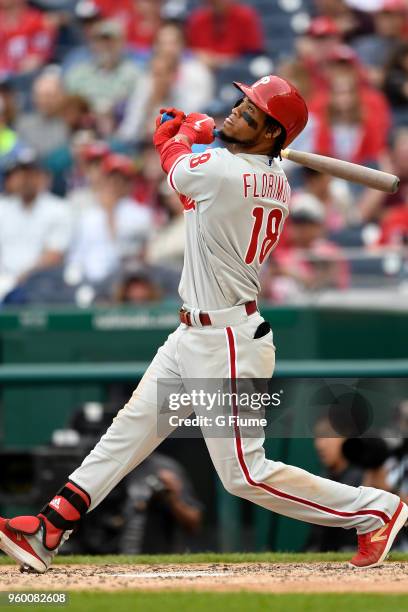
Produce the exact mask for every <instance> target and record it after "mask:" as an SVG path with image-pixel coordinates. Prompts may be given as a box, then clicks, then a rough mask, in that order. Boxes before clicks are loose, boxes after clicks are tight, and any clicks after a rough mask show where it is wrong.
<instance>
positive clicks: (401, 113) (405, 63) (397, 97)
mask: <svg viewBox="0 0 408 612" xmlns="http://www.w3.org/2000/svg"><path fill="white" fill-rule="evenodd" d="M384 91H385V93H386V95H387V98H388V100H389V102H390V104H391V107H392V110H393V112H394V114H395V117H394V119H396V120H397V123H398V124H401V125H403V124H405V125H408V43H402V44H400V45H398V46H397V48H396V49H395V51H394V53H393V54H392V55H391V57H390V61H389V64H388V66H387V68H386V74H385V82H384Z"/></svg>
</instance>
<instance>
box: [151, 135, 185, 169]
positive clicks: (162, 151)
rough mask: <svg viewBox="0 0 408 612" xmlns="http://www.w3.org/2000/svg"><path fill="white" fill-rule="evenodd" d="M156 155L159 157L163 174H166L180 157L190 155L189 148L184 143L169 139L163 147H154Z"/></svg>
mask: <svg viewBox="0 0 408 612" xmlns="http://www.w3.org/2000/svg"><path fill="white" fill-rule="evenodd" d="M156 149H157V152H158V154H159V155H160V163H161V167H162V168H163V170H164V172H165V173H166V174H168V173H169V172H170V170H171V168H172V166H173V165H174V164H175V162H176V161H177V160H178V158H179V157H181V156H182V155H186V154H188V153H191V146H190V145H188V144H187V143H186V142H183V141H177V140H174V138H171V139H170V140H168V141H167V142H166V143H164V144H163V145H160V146H158V147H156Z"/></svg>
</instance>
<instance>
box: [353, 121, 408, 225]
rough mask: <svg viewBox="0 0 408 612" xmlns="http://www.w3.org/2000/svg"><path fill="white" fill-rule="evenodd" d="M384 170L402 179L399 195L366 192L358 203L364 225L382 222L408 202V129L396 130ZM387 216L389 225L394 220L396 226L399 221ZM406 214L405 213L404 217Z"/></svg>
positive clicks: (374, 191)
mask: <svg viewBox="0 0 408 612" xmlns="http://www.w3.org/2000/svg"><path fill="white" fill-rule="evenodd" d="M382 169H383V170H385V171H387V172H391V173H393V174H396V175H397V176H399V178H400V181H401V183H400V188H399V189H398V191H397V193H392V194H386V193H384V192H382V191H378V190H375V189H368V190H366V192H365V194H364V196H363V197H362V198H361V200H360V201H359V202H358V207H359V210H360V215H361V219H362V221H363V222H364V223H368V222H371V221H380V220H381V218H382V216H383V215H384V214H386V213H388V211H389V210H391V209H392V208H394V207H395V208H397V209H399V207H400V206H401V205H405V204H406V202H408V127H400V128H398V129H396V130H395V131H394V132H393V134H392V138H391V151H390V156H389V160H387V159H386V163H385V164H384V166H383V167H382ZM395 214H396V218H395V219H394V218H393V217H390V218H389V217H388V216H387V223H388V222H389V219H392V224H393V225H394V223H395V221H396V219H399V215H398V212H396V213H395ZM404 215H405V213H403V216H404Z"/></svg>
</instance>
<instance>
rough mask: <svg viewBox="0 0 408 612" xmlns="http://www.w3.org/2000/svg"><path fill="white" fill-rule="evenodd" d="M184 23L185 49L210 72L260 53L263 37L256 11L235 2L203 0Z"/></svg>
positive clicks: (231, 0) (230, 0) (229, 0)
mask: <svg viewBox="0 0 408 612" xmlns="http://www.w3.org/2000/svg"><path fill="white" fill-rule="evenodd" d="M206 4H208V6H207V7H202V8H198V9H196V10H195V11H193V12H192V13H191V15H190V18H189V20H188V23H187V30H186V31H187V45H188V47H190V48H191V49H193V50H194V51H195V52H196V53H197V55H198V57H199V58H200V59H201V60H202V61H204V62H205V63H206V64H207V65H208V66H209V67H210V68H214V69H215V68H217V67H218V66H221V65H223V64H228V63H231V62H232V61H234V60H235V59H237V58H239V57H248V56H253V55H255V54H259V53H262V52H263V50H264V36H263V31H262V26H261V20H260V18H259V15H258V13H257V12H256V10H255V9H254V8H253V7H251V6H248V5H246V4H240V3H238V2H235V0H206Z"/></svg>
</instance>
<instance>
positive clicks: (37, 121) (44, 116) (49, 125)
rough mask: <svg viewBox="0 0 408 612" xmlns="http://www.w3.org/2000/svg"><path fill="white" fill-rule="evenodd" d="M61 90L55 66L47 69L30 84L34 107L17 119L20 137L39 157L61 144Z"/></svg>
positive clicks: (63, 129)
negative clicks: (31, 85)
mask: <svg viewBox="0 0 408 612" xmlns="http://www.w3.org/2000/svg"><path fill="white" fill-rule="evenodd" d="M63 101H64V89H63V85H62V79H61V73H60V71H59V69H58V68H55V69H46V70H45V71H44V72H43V73H41V74H40V75H39V76H38V77H37V78H36V79H35V81H34V83H33V107H34V108H33V110H32V111H31V112H27V113H22V114H21V115H20V116H19V118H18V121H17V124H16V130H17V133H18V135H19V138H20V139H21V140H22V141H23V142H24V143H25V144H26V145H27V146H28V147H30V148H31V149H33V150H34V151H35V152H36V153H37V155H39V156H40V157H44V156H46V155H47V154H48V153H50V152H51V151H53V150H54V149H56V148H58V147H61V146H62V145H64V143H65V141H66V140H67V138H68V130H67V126H66V125H65V123H64V120H63V118H62V116H61V111H62V105H63Z"/></svg>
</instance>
